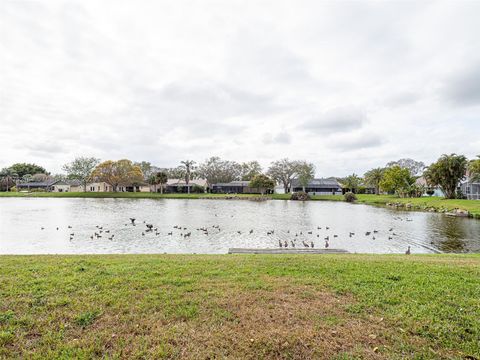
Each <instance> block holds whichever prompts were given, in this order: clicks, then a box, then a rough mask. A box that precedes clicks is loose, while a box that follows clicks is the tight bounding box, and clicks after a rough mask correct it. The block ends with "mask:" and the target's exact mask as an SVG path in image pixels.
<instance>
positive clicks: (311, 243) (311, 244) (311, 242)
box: [310, 241, 314, 249]
mask: <svg viewBox="0 0 480 360" xmlns="http://www.w3.org/2000/svg"><path fill="white" fill-rule="evenodd" d="M313 245H314V244H313V241H310V246H311V247H312V249H313Z"/></svg>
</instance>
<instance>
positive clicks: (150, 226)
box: [145, 224, 153, 230]
mask: <svg viewBox="0 0 480 360" xmlns="http://www.w3.org/2000/svg"><path fill="white" fill-rule="evenodd" d="M145 226H146V227H147V228H148V230H152V229H153V225H152V224H145Z"/></svg>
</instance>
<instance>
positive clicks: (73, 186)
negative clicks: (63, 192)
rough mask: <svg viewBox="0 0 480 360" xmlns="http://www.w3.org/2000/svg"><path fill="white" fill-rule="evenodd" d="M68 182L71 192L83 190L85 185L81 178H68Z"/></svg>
mask: <svg viewBox="0 0 480 360" xmlns="http://www.w3.org/2000/svg"><path fill="white" fill-rule="evenodd" d="M67 184H69V185H70V192H83V185H82V182H81V181H80V180H76V179H74V180H67Z"/></svg>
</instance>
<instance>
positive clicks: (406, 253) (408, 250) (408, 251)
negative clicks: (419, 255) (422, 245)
mask: <svg viewBox="0 0 480 360" xmlns="http://www.w3.org/2000/svg"><path fill="white" fill-rule="evenodd" d="M405 255H410V245H408V249H407V251H405Z"/></svg>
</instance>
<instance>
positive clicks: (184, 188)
mask: <svg viewBox="0 0 480 360" xmlns="http://www.w3.org/2000/svg"><path fill="white" fill-rule="evenodd" d="M207 187H208V183H207V180H205V179H191V180H190V181H189V182H188V185H187V183H186V181H185V179H168V180H167V183H166V184H165V185H164V186H163V191H164V192H165V193H188V188H190V192H191V193H193V192H195V191H197V189H198V191H200V189H202V190H201V192H205V191H206V189H207ZM156 188H157V192H160V185H157V186H156ZM198 191H197V192H198Z"/></svg>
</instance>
